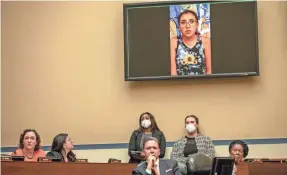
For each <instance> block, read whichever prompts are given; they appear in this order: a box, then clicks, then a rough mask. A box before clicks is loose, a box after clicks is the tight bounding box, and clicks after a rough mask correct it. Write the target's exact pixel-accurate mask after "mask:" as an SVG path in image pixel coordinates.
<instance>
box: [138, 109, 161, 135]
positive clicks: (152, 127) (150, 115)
mask: <svg viewBox="0 0 287 175" xmlns="http://www.w3.org/2000/svg"><path fill="white" fill-rule="evenodd" d="M145 114H147V115H148V116H149V118H150V121H151V130H152V131H154V130H158V131H160V129H159V127H158V126H157V123H156V121H155V118H154V116H153V115H152V114H151V113H149V112H144V113H142V114H141V115H140V118H139V129H138V131H139V132H143V130H144V128H143V127H142V125H141V122H142V120H141V118H142V116H143V115H145Z"/></svg>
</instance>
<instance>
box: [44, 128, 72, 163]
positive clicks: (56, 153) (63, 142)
mask: <svg viewBox="0 0 287 175" xmlns="http://www.w3.org/2000/svg"><path fill="white" fill-rule="evenodd" d="M73 149H74V145H73V142H72V141H71V139H70V137H69V136H68V134H64V133H62V134H58V135H56V136H55V138H54V140H53V143H52V149H51V151H50V152H48V153H47V155H46V156H47V157H50V158H60V159H61V161H62V162H75V161H76V155H75V154H74V153H73V152H72V150H73Z"/></svg>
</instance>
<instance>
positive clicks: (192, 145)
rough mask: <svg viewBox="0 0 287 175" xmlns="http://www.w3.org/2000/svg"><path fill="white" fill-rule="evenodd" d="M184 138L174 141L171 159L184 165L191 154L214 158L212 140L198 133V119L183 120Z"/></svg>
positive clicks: (187, 118) (189, 117)
mask: <svg viewBox="0 0 287 175" xmlns="http://www.w3.org/2000/svg"><path fill="white" fill-rule="evenodd" d="M184 121H185V130H186V136H185V137H182V138H181V139H179V140H178V141H176V142H175V143H174V145H173V149H172V152H171V159H174V160H176V161H177V162H179V163H183V164H186V163H187V161H189V160H190V158H191V157H192V155H193V154H196V153H201V154H204V155H206V156H208V157H209V158H211V159H212V158H213V157H214V156H215V149H214V145H213V143H212V140H211V139H210V138H209V137H208V136H203V135H201V134H200V132H199V128H198V124H199V119H198V118H197V117H196V116H194V115H189V116H187V117H186V118H185V120H184Z"/></svg>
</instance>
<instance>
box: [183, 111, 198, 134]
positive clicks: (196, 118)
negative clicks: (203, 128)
mask: <svg viewBox="0 0 287 175" xmlns="http://www.w3.org/2000/svg"><path fill="white" fill-rule="evenodd" d="M189 117H191V118H194V120H195V122H196V124H199V119H198V117H196V116H195V115H188V116H186V117H185V119H184V124H185V122H186V119H188V118H189ZM197 133H198V134H200V132H199V128H198V126H197Z"/></svg>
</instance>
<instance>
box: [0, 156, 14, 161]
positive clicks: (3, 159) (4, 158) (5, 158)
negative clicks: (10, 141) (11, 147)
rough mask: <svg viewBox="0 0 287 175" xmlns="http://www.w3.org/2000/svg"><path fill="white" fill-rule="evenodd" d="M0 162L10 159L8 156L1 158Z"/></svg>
mask: <svg viewBox="0 0 287 175" xmlns="http://www.w3.org/2000/svg"><path fill="white" fill-rule="evenodd" d="M1 161H12V157H10V156H5V157H1Z"/></svg>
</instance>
